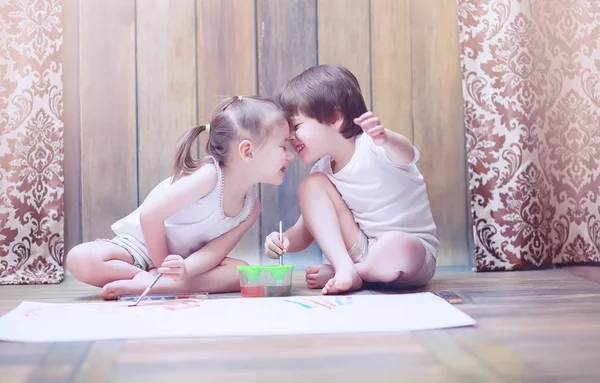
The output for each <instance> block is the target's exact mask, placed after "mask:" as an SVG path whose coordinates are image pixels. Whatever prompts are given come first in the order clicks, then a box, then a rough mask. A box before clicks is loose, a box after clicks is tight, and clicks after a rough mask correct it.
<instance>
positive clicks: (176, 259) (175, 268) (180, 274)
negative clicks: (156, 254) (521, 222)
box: [158, 254, 187, 281]
mask: <svg viewBox="0 0 600 383" xmlns="http://www.w3.org/2000/svg"><path fill="white" fill-rule="evenodd" d="M158 272H159V273H161V274H162V275H163V276H165V277H169V278H171V279H173V280H175V281H181V280H183V279H185V278H186V276H187V269H186V267H185V260H184V259H183V258H182V257H181V255H176V254H171V255H169V256H167V257H166V258H165V260H164V261H163V263H162V265H161V266H160V267H159V268H158Z"/></svg>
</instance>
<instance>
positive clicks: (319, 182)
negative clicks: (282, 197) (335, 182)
mask: <svg viewBox="0 0 600 383" xmlns="http://www.w3.org/2000/svg"><path fill="white" fill-rule="evenodd" d="M329 184H331V181H329V178H327V176H326V175H325V174H323V173H321V172H315V173H311V174H309V175H308V176H307V177H306V178H305V179H303V180H302V182H300V186H299V187H298V193H299V194H300V195H304V194H306V193H310V192H311V191H312V190H315V189H317V188H321V189H323V188H326V187H327V186H329ZM331 185H332V184H331Z"/></svg>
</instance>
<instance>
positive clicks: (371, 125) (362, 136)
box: [265, 65, 439, 294]
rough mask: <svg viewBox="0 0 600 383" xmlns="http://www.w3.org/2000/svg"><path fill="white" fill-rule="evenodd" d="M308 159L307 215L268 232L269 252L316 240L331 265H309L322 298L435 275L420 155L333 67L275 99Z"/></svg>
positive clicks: (312, 71)
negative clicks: (370, 285)
mask: <svg viewBox="0 0 600 383" xmlns="http://www.w3.org/2000/svg"><path fill="white" fill-rule="evenodd" d="M277 100H278V102H279V103H280V105H281V106H282V107H283V109H284V110H285V112H286V114H287V117H288V120H289V122H290V126H291V129H292V132H291V136H290V143H291V144H292V145H293V147H294V150H295V151H296V153H297V154H298V156H299V157H300V160H301V161H302V162H303V163H304V164H309V163H311V162H313V161H315V160H318V161H317V162H316V164H315V165H314V166H313V168H312V170H311V174H309V176H308V177H307V178H306V179H304V180H303V181H302V183H301V184H300V187H299V203H300V211H301V216H300V218H299V219H298V221H297V222H296V224H295V225H294V226H293V227H291V228H290V229H289V230H287V231H286V232H285V233H284V235H283V243H281V242H280V241H279V238H278V236H279V234H278V233H276V232H273V233H271V234H269V236H267V239H266V242H265V252H266V253H267V255H268V256H269V257H271V258H277V257H279V256H280V255H281V254H282V253H287V252H291V253H294V252H298V251H301V250H303V249H305V248H306V247H308V246H309V245H310V244H311V243H312V241H313V240H316V241H317V244H318V245H319V247H320V248H321V250H322V251H323V253H324V255H325V257H326V258H327V259H328V261H329V263H330V265H325V264H323V265H313V266H309V267H307V269H306V282H307V285H308V287H309V288H321V289H322V293H323V294H337V293H343V292H345V291H351V290H356V289H360V288H361V287H362V283H363V281H365V282H382V283H389V284H390V285H392V286H395V287H419V286H423V285H425V284H427V283H428V282H429V281H430V280H431V278H432V277H433V275H434V274H435V266H436V257H437V255H436V250H437V247H438V246H439V242H438V240H437V238H436V225H435V223H434V221H433V217H432V214H431V211H430V207H429V200H428V195H427V190H426V185H425V183H424V181H423V177H422V175H421V174H420V172H419V170H418V169H417V166H416V162H417V161H418V159H419V151H418V150H417V149H416V148H415V147H414V146H413V145H412V144H411V143H410V141H409V140H408V139H407V138H406V137H404V136H402V135H400V134H398V133H395V132H392V131H390V130H388V129H387V128H385V127H384V126H383V125H382V123H381V122H380V120H379V118H378V117H376V116H374V115H373V114H372V113H371V112H368V111H367V107H366V104H365V101H364V99H363V96H362V94H361V90H360V86H359V84H358V81H357V79H356V77H355V76H354V75H353V74H352V73H351V72H350V71H348V70H347V69H346V68H343V67H341V66H337V65H319V66H315V67H312V68H309V69H307V70H306V71H304V72H303V73H301V74H300V75H298V76H296V77H295V78H293V79H292V80H291V81H290V82H289V83H287V84H286V85H285V86H284V87H283V89H282V90H281V92H280V94H279V95H278V97H277Z"/></svg>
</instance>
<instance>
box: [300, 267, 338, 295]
mask: <svg viewBox="0 0 600 383" xmlns="http://www.w3.org/2000/svg"><path fill="white" fill-rule="evenodd" d="M305 271H306V277H305V279H306V286H307V287H308V288H309V289H322V288H323V287H325V285H326V284H327V281H329V280H330V279H331V278H333V276H334V275H335V272H334V270H333V267H331V265H325V264H319V265H311V266H308V267H307V268H306V270H305Z"/></svg>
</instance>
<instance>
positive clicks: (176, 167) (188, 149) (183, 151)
mask: <svg viewBox="0 0 600 383" xmlns="http://www.w3.org/2000/svg"><path fill="white" fill-rule="evenodd" d="M205 130H206V125H200V126H196V127H195V128H192V129H189V130H188V131H187V132H185V133H184V134H183V136H182V137H181V139H180V140H179V143H178V144H177V151H176V152H175V161H174V164H173V182H175V181H176V180H177V179H178V178H179V177H181V175H182V174H187V173H191V172H193V171H194V170H196V169H198V167H199V166H200V160H197V159H195V158H194V157H192V146H193V145H194V142H195V141H196V138H198V136H199V135H200V133H202V132H204V131H205Z"/></svg>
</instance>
